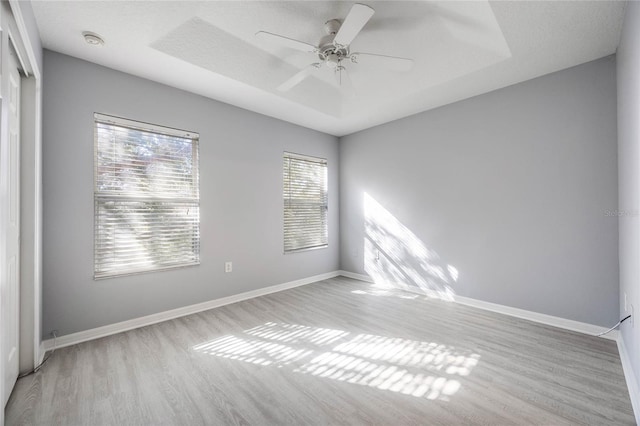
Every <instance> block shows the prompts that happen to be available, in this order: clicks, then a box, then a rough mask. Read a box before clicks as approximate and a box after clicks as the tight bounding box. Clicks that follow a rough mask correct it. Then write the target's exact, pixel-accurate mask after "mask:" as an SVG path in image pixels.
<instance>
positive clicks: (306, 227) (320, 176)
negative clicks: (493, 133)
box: [283, 152, 327, 253]
mask: <svg viewBox="0 0 640 426" xmlns="http://www.w3.org/2000/svg"><path fill="white" fill-rule="evenodd" d="M283 169H284V170H283V176H284V252H285V253H289V252H293V251H297V250H305V249H314V248H321V247H327V160H325V159H322V158H314V157H306V156H303V155H297V154H291V153H288V152H285V153H284V168H283Z"/></svg>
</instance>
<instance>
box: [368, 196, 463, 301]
mask: <svg viewBox="0 0 640 426" xmlns="http://www.w3.org/2000/svg"><path fill="white" fill-rule="evenodd" d="M364 227H365V229H364V270H365V272H366V273H367V274H368V275H369V276H370V277H371V278H372V279H373V282H374V283H375V284H376V285H377V286H381V287H393V288H400V289H403V290H407V291H412V292H418V293H421V294H426V295H427V296H429V297H433V298H438V299H443V300H449V301H452V300H453V299H454V296H455V292H454V290H453V288H452V285H453V284H454V283H455V282H456V281H457V280H458V270H457V269H456V268H455V267H454V266H452V265H449V264H446V263H445V262H443V261H442V260H441V259H440V256H439V255H438V253H436V252H435V251H433V250H431V249H430V248H428V247H427V246H426V245H425V243H423V242H422V240H420V238H418V237H417V236H416V235H415V234H414V233H413V232H411V230H410V229H409V228H407V227H406V226H404V225H403V224H402V223H401V222H400V221H399V220H398V219H396V218H395V217H394V216H393V215H392V214H391V213H389V211H388V210H386V209H385V208H384V207H382V206H381V205H380V203H378V202H377V201H376V200H375V199H373V197H371V196H370V195H369V194H367V193H366V192H365V193H364Z"/></svg>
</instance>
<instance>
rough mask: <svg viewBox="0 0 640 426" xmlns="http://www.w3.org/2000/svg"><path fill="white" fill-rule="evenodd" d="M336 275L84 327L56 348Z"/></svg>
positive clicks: (48, 346)
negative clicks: (88, 327)
mask: <svg viewBox="0 0 640 426" xmlns="http://www.w3.org/2000/svg"><path fill="white" fill-rule="evenodd" d="M338 275H340V272H339V271H332V272H327V273H325V274H320V275H314V276H312V277H307V278H302V279H300V280H295V281H289V282H287V283H283V284H276V285H273V286H270V287H265V288H260V289H257V290H251V291H247V292H244V293H240V294H234V295H232V296H227V297H223V298H220V299H214V300H209V301H208V302H202V303H197V304H195V305H189V306H184V307H182V308H177V309H172V310H169V311H164V312H158V313H157V314H151V315H147V316H144V317H140V318H134V319H131V320H127V321H122V322H118V323H115V324H109V325H105V326H102V327H97V328H92V329H90V330H84V331H79V332H77V333H71V334H67V335H64V336H60V337H58V338H57V339H56V348H64V347H65V346H71V345H75V344H77V343H82V342H86V341H89V340H94V339H99V338H101V337H106V336H110V335H112V334H116V333H122V332H123V331H129V330H133V329H135V328H140V327H144V326H147V325H151V324H156V323H159V322H162V321H167V320H171V319H174V318H179V317H183V316H186V315H191V314H195V313H198V312H202V311H206V310H209V309H213V308H217V307H220V306H224V305H229V304H231V303H236V302H241V301H243V300H248V299H253V298H255V297H259V296H265V295H267V294H271V293H277V292H279V291H283V290H288V289H290V288H294V287H300V286H303V285H307V284H312V283H315V282H318V281H322V280H327V279H329V278H334V277H337V276H338ZM51 349H53V339H47V340H45V341H44V342H43V349H42V350H41V351H40V352H41V355H42V356H44V353H45V352H46V351H49V350H51Z"/></svg>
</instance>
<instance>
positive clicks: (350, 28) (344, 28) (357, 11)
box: [333, 3, 375, 46]
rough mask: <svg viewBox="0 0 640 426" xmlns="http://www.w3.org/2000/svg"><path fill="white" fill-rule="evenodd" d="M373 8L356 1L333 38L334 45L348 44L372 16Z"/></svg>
mask: <svg viewBox="0 0 640 426" xmlns="http://www.w3.org/2000/svg"><path fill="white" fill-rule="evenodd" d="M374 12H375V10H373V9H372V8H370V7H369V6H367V5H365V4H360V3H356V4H354V5H353V6H352V7H351V10H350V11H349V14H348V15H347V17H346V18H344V22H343V23H342V25H341V26H340V29H339V30H338V33H337V34H336V36H335V38H334V39H333V44H335V45H336V46H348V45H350V44H351V42H352V41H353V39H354V38H356V36H357V35H358V33H359V32H360V30H362V28H363V27H364V26H365V24H366V23H367V22H369V19H371V17H372V16H373V14H374Z"/></svg>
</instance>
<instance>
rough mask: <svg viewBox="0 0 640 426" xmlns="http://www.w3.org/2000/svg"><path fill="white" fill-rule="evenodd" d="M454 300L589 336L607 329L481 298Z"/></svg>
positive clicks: (615, 335)
mask: <svg viewBox="0 0 640 426" xmlns="http://www.w3.org/2000/svg"><path fill="white" fill-rule="evenodd" d="M455 301H456V303H460V304H461V305H467V306H473V307H474V308H480V309H484V310H487V311H492V312H497V313H499V314H505V315H509V316H512V317H517V318H522V319H526V320H529V321H533V322H537V323H540V324H546V325H551V326H553V327H558V328H563V329H565V330H571V331H576V332H578V333H584V334H589V335H591V336H595V335H597V334H600V333H602V332H604V331H607V328H606V327H600V326H599V325H593V324H588V323H586V322H580V321H574V320H570V319H566V318H561V317H556V316H553V315H547V314H541V313H538V312H533V311H527V310H525V309H519V308H513V307H511V306H505V305H499V304H497V303H490V302H485V301H483V300H477V299H472V298H470V297H463V296H455ZM618 334H619V333H618V330H613V331H611V332H609V333H607V334H605V335H604V336H601V337H602V338H603V339H609V340H617V339H618Z"/></svg>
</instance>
